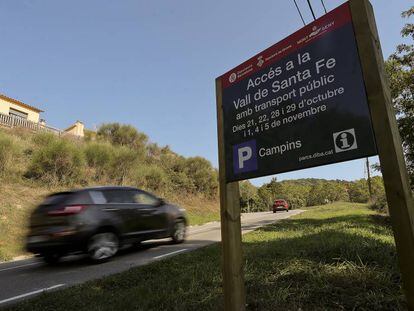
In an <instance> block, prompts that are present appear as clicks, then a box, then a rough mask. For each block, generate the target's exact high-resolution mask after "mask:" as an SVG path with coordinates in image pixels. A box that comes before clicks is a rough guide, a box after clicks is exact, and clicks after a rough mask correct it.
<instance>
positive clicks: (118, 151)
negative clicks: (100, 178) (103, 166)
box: [109, 146, 140, 185]
mask: <svg viewBox="0 0 414 311" xmlns="http://www.w3.org/2000/svg"><path fill="white" fill-rule="evenodd" d="M139 159H140V156H139V154H137V152H136V151H135V150H133V149H131V148H128V147H123V146H122V147H117V148H114V154H113V158H112V160H111V163H110V165H109V176H110V177H111V178H112V179H113V180H114V183H116V184H118V185H123V184H124V183H125V181H126V180H127V178H128V177H132V176H131V175H133V169H134V167H135V166H137V165H138V163H139Z"/></svg>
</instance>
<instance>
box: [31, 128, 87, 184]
mask: <svg viewBox="0 0 414 311" xmlns="http://www.w3.org/2000/svg"><path fill="white" fill-rule="evenodd" d="M43 137H46V136H43ZM43 143H44V146H40V147H39V148H38V149H37V150H35V152H34V153H33V157H32V160H31V163H30V166H29V169H28V171H27V173H26V177H28V178H32V179H41V180H42V181H44V182H46V183H49V184H54V183H63V184H74V183H77V182H80V181H81V180H82V178H83V176H84V169H85V159H84V155H83V153H82V152H81V150H80V148H79V147H78V146H76V145H75V144H74V143H72V142H70V141H68V140H66V139H63V138H60V139H50V140H47V141H43Z"/></svg>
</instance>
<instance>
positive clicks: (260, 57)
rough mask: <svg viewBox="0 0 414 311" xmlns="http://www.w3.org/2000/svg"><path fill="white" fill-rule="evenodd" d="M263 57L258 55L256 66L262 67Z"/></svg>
mask: <svg viewBox="0 0 414 311" xmlns="http://www.w3.org/2000/svg"><path fill="white" fill-rule="evenodd" d="M264 62H265V61H264V59H263V56H259V57H258V58H257V66H258V67H262V65H263V64H264Z"/></svg>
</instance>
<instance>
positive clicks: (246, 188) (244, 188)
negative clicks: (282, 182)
mask: <svg viewBox="0 0 414 311" xmlns="http://www.w3.org/2000/svg"><path fill="white" fill-rule="evenodd" d="M239 186H240V207H241V209H242V212H253V211H255V209H256V204H257V200H258V197H257V188H256V187H255V186H254V185H252V183H251V182H250V181H248V180H245V181H241V182H240V183H239Z"/></svg>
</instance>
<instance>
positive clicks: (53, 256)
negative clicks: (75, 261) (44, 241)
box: [41, 253, 62, 265]
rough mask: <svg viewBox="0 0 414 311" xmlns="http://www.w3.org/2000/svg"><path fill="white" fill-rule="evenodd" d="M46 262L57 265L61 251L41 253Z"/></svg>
mask: <svg viewBox="0 0 414 311" xmlns="http://www.w3.org/2000/svg"><path fill="white" fill-rule="evenodd" d="M41 256H42V258H43V260H44V262H46V263H47V264H49V265H55V264H57V263H58V262H59V260H60V258H61V257H62V255H60V254H59V253H46V254H42V255H41Z"/></svg>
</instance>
